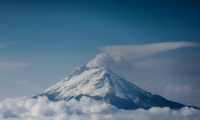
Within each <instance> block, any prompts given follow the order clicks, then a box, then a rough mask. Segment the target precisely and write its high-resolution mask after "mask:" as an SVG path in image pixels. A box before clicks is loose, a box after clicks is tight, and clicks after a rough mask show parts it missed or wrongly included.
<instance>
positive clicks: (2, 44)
mask: <svg viewBox="0 0 200 120" xmlns="http://www.w3.org/2000/svg"><path fill="white" fill-rule="evenodd" d="M12 44H14V43H0V49H1V48H5V47H7V46H9V45H12Z"/></svg>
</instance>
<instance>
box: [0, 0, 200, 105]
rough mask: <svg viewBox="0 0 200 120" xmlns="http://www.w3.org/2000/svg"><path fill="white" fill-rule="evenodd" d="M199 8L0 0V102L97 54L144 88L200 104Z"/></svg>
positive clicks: (137, 1)
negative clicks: (112, 62)
mask: <svg viewBox="0 0 200 120" xmlns="http://www.w3.org/2000/svg"><path fill="white" fill-rule="evenodd" d="M199 5H200V3H199V2H198V1H195V0H191V1H187V0H181V1H180V0H168V1H164V0H163V1H160V0H152V1H151V2H150V1H149V0H134V1H132V0H126V1H124V0H28V1H27V0H17V1H16V0H0V31H1V32H0V55H1V57H0V58H1V59H0V94H1V96H0V100H4V99H6V98H9V97H12V98H14V97H21V96H32V95H34V94H37V93H38V92H41V91H43V90H45V89H46V88H48V87H50V86H51V85H53V84H55V83H57V82H59V81H60V80H62V79H63V78H65V77H67V76H68V75H69V74H70V73H71V72H72V71H73V70H74V69H75V68H76V67H78V66H80V65H84V64H85V65H86V64H87V63H88V62H89V61H91V60H92V59H93V58H95V56H96V55H97V54H98V55H97V57H96V58H95V59H98V60H99V58H100V60H99V61H100V62H101V64H103V65H105V66H107V67H111V69H113V71H115V72H116V73H118V74H119V75H120V76H122V77H124V78H126V79H127V80H129V81H131V82H132V83H134V84H136V85H138V86H139V87H141V88H143V89H145V90H147V91H149V92H152V93H155V94H159V95H161V96H164V97H166V98H167V99H170V100H174V101H176V102H181V103H184V104H189V105H196V106H198V107H200V103H199V102H198V101H200V89H199V88H200V63H199V61H200V48H199V42H200V34H199V32H200V22H199V21H200V8H199ZM154 48H157V49H154ZM147 51H148V52H147ZM100 53H105V54H107V55H108V56H107V57H106V56H105V54H100ZM116 56H117V57H116ZM119 56H120V57H119ZM105 58H106V59H105ZM123 60H124V61H123ZM110 61H114V63H115V64H112V65H111V64H109V62H110ZM109 65H110V66H109ZM127 66H128V67H127Z"/></svg>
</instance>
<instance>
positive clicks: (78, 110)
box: [0, 97, 200, 120]
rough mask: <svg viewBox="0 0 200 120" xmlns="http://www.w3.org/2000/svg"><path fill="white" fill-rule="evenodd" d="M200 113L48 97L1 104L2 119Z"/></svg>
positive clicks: (100, 119)
mask: <svg viewBox="0 0 200 120" xmlns="http://www.w3.org/2000/svg"><path fill="white" fill-rule="evenodd" d="M199 118H200V111H199V110H196V109H193V108H188V107H184V108H182V109H180V110H171V109H169V108H167V107H164V108H158V107H153V108H151V109H149V110H144V109H137V110H119V109H117V108H115V107H114V106H112V105H110V104H108V103H106V102H104V101H95V100H93V99H91V98H87V97H82V98H81V99H80V101H76V100H74V99H72V100H70V101H57V102H53V101H49V100H48V99H47V98H46V97H39V98H37V99H30V98H26V97H23V98H15V99H6V100H4V101H2V102H0V119H1V120H11V119H12V120H66V119H67V120H80V119H81V120H88V119H90V120H91V119H92V120H105V119H106V120H122V119H123V120H169V119H170V120H177V119H181V120H191V119H193V120H198V119H199Z"/></svg>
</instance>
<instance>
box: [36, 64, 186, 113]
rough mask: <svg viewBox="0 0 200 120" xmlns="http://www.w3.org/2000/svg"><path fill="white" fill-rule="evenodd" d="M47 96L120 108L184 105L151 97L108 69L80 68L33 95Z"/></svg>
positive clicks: (174, 106)
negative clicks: (100, 101) (87, 98)
mask: <svg viewBox="0 0 200 120" xmlns="http://www.w3.org/2000/svg"><path fill="white" fill-rule="evenodd" d="M44 95H45V96H47V97H48V98H49V99H50V100H55V101H58V100H70V99H72V98H75V99H77V100H79V99H80V98H81V97H82V96H87V97H90V98H94V99H96V100H105V101H107V102H109V103H110V104H112V105H114V106H115V107H117V108H119V109H137V108H144V109H149V108H151V107H170V108H173V109H178V108H181V107H184V106H185V105H183V104H180V103H176V102H172V101H169V100H167V99H165V98H163V97H161V96H158V95H152V94H151V93H149V92H146V91H144V90H142V89H141V88H139V87H137V86H136V85H134V84H133V83H131V82H129V81H127V80H125V79H123V78H121V77H119V76H118V75H116V74H115V73H113V72H112V71H111V70H110V69H108V68H106V67H92V68H90V67H87V66H81V67H78V68H76V69H75V71H74V72H72V73H71V74H70V75H69V76H68V77H67V78H65V79H63V80H62V81H60V82H58V83H57V84H55V85H53V86H51V87H50V88H48V89H46V90H45V91H44V92H42V93H40V94H38V95H36V96H34V98H35V97H37V96H44Z"/></svg>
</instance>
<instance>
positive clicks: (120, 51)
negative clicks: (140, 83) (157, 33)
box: [100, 41, 200, 61]
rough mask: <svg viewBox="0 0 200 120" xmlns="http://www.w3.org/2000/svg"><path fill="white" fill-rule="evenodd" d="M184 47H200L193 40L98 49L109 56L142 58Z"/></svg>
mask: <svg viewBox="0 0 200 120" xmlns="http://www.w3.org/2000/svg"><path fill="white" fill-rule="evenodd" d="M185 47H200V44H199V43H195V42H183V41H182V42H163V43H153V44H145V45H124V46H105V47H100V51H101V52H103V53H106V54H108V55H110V56H121V57H123V58H124V59H125V60H128V61H130V60H134V59H138V58H144V57H147V56H151V55H154V54H158V53H161V52H167V51H170V50H175V49H179V48H185Z"/></svg>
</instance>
